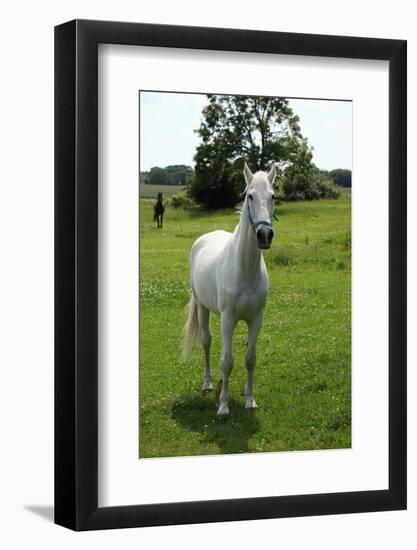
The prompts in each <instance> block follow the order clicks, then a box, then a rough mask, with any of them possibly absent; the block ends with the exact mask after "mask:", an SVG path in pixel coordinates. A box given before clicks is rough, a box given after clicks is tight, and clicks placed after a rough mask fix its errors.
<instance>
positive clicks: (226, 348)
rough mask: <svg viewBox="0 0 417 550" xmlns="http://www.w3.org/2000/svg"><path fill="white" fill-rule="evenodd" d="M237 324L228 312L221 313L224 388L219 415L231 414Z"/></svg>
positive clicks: (222, 378)
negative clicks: (230, 379)
mask: <svg viewBox="0 0 417 550" xmlns="http://www.w3.org/2000/svg"><path fill="white" fill-rule="evenodd" d="M235 326H236V321H235V319H234V318H233V317H232V316H231V315H229V314H227V313H222V315H221V334H222V354H221V364H220V376H221V380H222V389H221V392H220V404H219V408H218V410H217V414H218V415H219V416H225V415H227V414H229V407H228V402H229V378H230V373H231V372H232V369H233V351H232V342H233V330H234V328H235Z"/></svg>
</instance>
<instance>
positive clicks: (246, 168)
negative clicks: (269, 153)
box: [243, 161, 253, 191]
mask: <svg viewBox="0 0 417 550" xmlns="http://www.w3.org/2000/svg"><path fill="white" fill-rule="evenodd" d="M243 174H244V175H245V181H246V189H247V188H248V187H249V185H250V184H251V181H252V178H253V174H252V172H251V171H250V169H249V166H248V165H247V164H246V161H245V165H244V167H243ZM246 189H245V191H246Z"/></svg>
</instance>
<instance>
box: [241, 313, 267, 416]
mask: <svg viewBox="0 0 417 550" xmlns="http://www.w3.org/2000/svg"><path fill="white" fill-rule="evenodd" d="M262 320H263V312H261V313H258V315H257V316H256V317H254V318H253V319H252V320H251V321H250V322H249V323H248V349H247V351H246V356H245V362H246V370H247V373H248V379H247V382H246V388H245V395H246V409H256V408H257V407H258V405H257V404H256V401H255V399H254V398H253V374H254V372H255V365H256V342H257V340H258V335H259V331H260V330H261V326H262Z"/></svg>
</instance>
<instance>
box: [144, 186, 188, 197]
mask: <svg viewBox="0 0 417 550" xmlns="http://www.w3.org/2000/svg"><path fill="white" fill-rule="evenodd" d="M139 189H140V191H139V192H140V196H141V198H142V199H155V200H156V197H157V195H158V193H163V195H164V199H165V198H169V197H172V195H176V194H177V193H180V192H181V191H183V190H184V189H185V185H152V184H150V183H141V184H140V186H139Z"/></svg>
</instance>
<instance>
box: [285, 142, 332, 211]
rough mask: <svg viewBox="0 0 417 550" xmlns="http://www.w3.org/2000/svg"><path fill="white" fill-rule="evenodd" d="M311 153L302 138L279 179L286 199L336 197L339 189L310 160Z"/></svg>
mask: <svg viewBox="0 0 417 550" xmlns="http://www.w3.org/2000/svg"><path fill="white" fill-rule="evenodd" d="M312 158H313V154H312V152H311V149H310V148H309V147H308V145H307V141H306V140H302V142H301V144H300V147H299V148H298V151H297V153H296V156H295V158H294V162H293V164H292V165H291V166H289V167H288V168H287V169H286V170H285V173H284V175H283V177H282V178H281V180H280V183H281V185H282V191H283V196H284V198H285V199H286V200H290V201H296V200H314V199H322V198H330V199H337V198H338V197H339V195H340V191H339V190H338V188H337V187H336V186H335V185H334V184H333V181H332V179H331V178H330V177H328V176H327V175H326V173H325V172H324V171H323V170H319V169H318V168H317V166H316V165H315V164H313V162H312Z"/></svg>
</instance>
